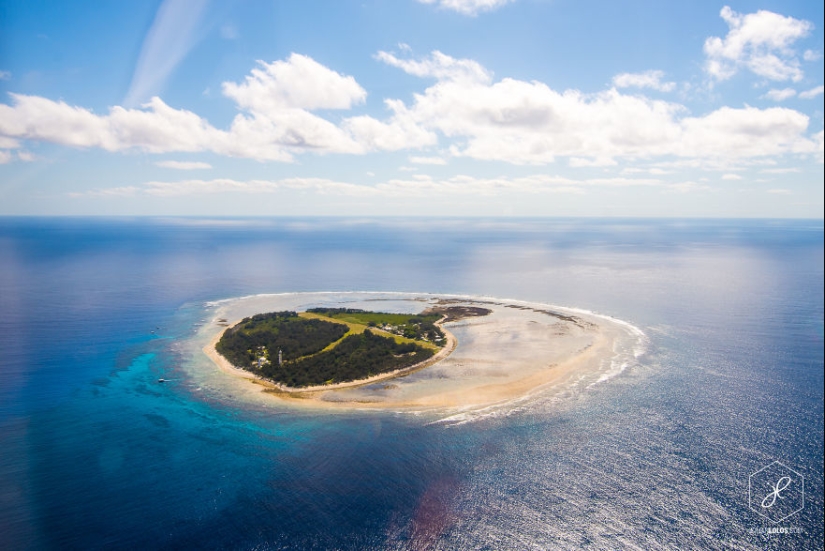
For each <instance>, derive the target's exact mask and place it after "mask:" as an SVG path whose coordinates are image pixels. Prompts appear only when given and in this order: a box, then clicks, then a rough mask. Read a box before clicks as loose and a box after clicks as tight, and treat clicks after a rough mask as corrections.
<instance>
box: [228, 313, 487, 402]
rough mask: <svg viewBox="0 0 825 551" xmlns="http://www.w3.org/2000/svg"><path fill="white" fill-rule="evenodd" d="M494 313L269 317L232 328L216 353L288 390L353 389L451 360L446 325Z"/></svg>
mask: <svg viewBox="0 0 825 551" xmlns="http://www.w3.org/2000/svg"><path fill="white" fill-rule="evenodd" d="M489 312H490V310H487V309H484V308H469V307H461V306H453V307H439V308H431V309H428V310H426V311H424V312H421V313H419V314H399V313H388V312H371V311H366V310H362V309H354V308H310V309H308V310H306V311H304V312H294V311H279V312H269V313H264V314H256V315H254V316H251V317H247V318H244V319H243V320H241V321H240V322H239V323H237V324H235V325H234V326H232V327H228V328H227V329H226V330H225V331H224V332H223V334H222V336H221V337H220V339H219V340H218V342H217V343H216V345H215V349H216V351H217V352H218V353H219V354H221V355H222V356H223V357H224V358H225V359H226V360H227V361H229V362H230V363H231V364H232V365H233V366H234V367H236V368H240V369H244V370H247V371H249V372H251V373H253V374H254V375H256V376H257V377H260V378H262V379H265V380H268V381H271V382H273V383H276V384H278V385H279V386H280V388H281V389H282V390H283V391H287V392H289V391H302V390H306V389H308V388H311V387H317V386H322V385H323V386H330V385H336V386H337V385H340V384H348V386H352V384H353V383H356V384H357V383H358V382H361V381H364V382H367V381H368V382H374V381H375V380H377V378H385V376H388V375H392V376H398V375H400V374H404V373H410V372H412V371H414V370H415V369H418V368H422V367H425V366H426V365H429V364H428V360H431V359H433V358H434V357H436V356H437V357H438V358H439V359H440V358H442V357H444V356H446V354H445V352H446V353H449V352H450V351H452V348H453V346H448V345H450V344H451V342H452V339H450V338H448V333H447V332H445V330H444V329H443V328H442V327H441V324H442V323H444V322H445V321H456V320H459V319H462V318H463V317H467V316H482V315H486V314H488V313H489ZM439 352H441V354H439Z"/></svg>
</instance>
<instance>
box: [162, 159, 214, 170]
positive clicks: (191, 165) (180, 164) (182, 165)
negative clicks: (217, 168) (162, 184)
mask: <svg viewBox="0 0 825 551" xmlns="http://www.w3.org/2000/svg"><path fill="white" fill-rule="evenodd" d="M155 165H157V166H159V167H161V168H172V169H175V170H206V169H210V168H212V165H210V164H209V163H203V162H198V161H158V162H157V163H155Z"/></svg>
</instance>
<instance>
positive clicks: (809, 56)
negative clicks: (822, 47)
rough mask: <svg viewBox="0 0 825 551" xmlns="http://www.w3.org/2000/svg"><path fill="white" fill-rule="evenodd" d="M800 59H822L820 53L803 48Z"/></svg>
mask: <svg viewBox="0 0 825 551" xmlns="http://www.w3.org/2000/svg"><path fill="white" fill-rule="evenodd" d="M802 59H804V60H805V61H819V60H820V59H822V53H821V52H817V51H814V50H805V53H804V54H802Z"/></svg>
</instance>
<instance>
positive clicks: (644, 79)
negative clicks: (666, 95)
mask: <svg viewBox="0 0 825 551" xmlns="http://www.w3.org/2000/svg"><path fill="white" fill-rule="evenodd" d="M664 76H665V73H664V71H645V72H644V73H621V74H619V75H616V76H615V77H613V85H614V86H615V87H617V88H652V89H654V90H658V91H660V92H671V91H673V89H674V88H676V83H675V82H662V78H663V77H664Z"/></svg>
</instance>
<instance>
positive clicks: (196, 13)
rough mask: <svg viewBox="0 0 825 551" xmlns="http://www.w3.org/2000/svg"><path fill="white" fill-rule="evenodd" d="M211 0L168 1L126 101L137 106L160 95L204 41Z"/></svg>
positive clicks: (140, 59) (155, 23)
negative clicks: (203, 21)
mask: <svg viewBox="0 0 825 551" xmlns="http://www.w3.org/2000/svg"><path fill="white" fill-rule="evenodd" d="M206 5H207V0H164V2H163V3H162V4H161V5H160V7H159V8H158V11H157V13H156V14H155V20H154V21H153V23H152V26H151V27H150V28H149V31H148V32H147V33H146V37H145V38H144V40H143V46H142V47H141V50H140V56H139V57H138V62H137V65H136V66H135V72H134V74H133V75H132V83H131V85H130V86H129V92H128V93H127V94H126V98H125V99H124V104H125V105H126V106H127V107H134V106H135V105H137V104H140V103H142V102H144V101H146V100H148V99H149V98H150V97H152V96H154V95H156V94H158V93H159V92H160V91H161V89H162V88H163V84H164V83H165V81H166V79H167V78H169V76H170V75H171V74H172V72H173V71H174V70H175V68H176V67H177V66H178V65H179V64H180V62H181V61H183V59H184V58H185V57H186V56H187V54H188V53H189V52H190V51H191V50H192V48H193V47H194V46H195V44H197V42H198V41H199V40H200V38H201V36H200V35H199V34H198V33H199V27H200V22H201V19H202V18H203V14H204V11H205V9H206Z"/></svg>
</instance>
